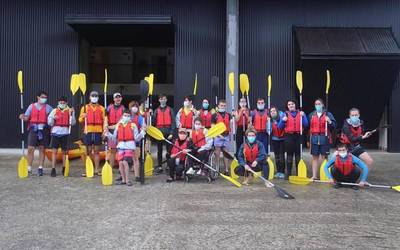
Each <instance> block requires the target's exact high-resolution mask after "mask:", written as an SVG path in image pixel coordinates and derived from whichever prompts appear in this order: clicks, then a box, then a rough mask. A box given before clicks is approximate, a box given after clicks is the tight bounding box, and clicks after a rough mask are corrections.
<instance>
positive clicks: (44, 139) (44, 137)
mask: <svg viewBox="0 0 400 250" xmlns="http://www.w3.org/2000/svg"><path fill="white" fill-rule="evenodd" d="M49 141H50V130H49V129H48V128H45V129H43V130H39V131H37V132H35V131H33V130H29V133H28V146H31V147H37V146H44V147H48V146H49Z"/></svg>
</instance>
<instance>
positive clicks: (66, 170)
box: [64, 155, 69, 177]
mask: <svg viewBox="0 0 400 250" xmlns="http://www.w3.org/2000/svg"><path fill="white" fill-rule="evenodd" d="M68 176H69V157H68V155H67V156H66V157H65V168H64V177H68Z"/></svg>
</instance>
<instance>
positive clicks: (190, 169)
mask: <svg viewBox="0 0 400 250" xmlns="http://www.w3.org/2000/svg"><path fill="white" fill-rule="evenodd" d="M194 173H195V172H194V170H193V168H189V169H188V171H186V174H189V175H192V174H194Z"/></svg>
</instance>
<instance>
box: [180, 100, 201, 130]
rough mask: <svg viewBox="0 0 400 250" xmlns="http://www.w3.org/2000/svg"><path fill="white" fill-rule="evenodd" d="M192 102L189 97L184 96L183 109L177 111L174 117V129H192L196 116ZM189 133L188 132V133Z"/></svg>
mask: <svg viewBox="0 0 400 250" xmlns="http://www.w3.org/2000/svg"><path fill="white" fill-rule="evenodd" d="M192 102H193V100H192V97H191V96H185V98H184V101H183V107H182V108H181V109H179V111H178V113H177V114H176V117H175V122H176V127H177V128H185V129H189V130H191V129H192V128H193V121H194V118H195V116H196V113H197V111H196V109H195V108H194V107H193V103H192ZM189 132H190V131H189Z"/></svg>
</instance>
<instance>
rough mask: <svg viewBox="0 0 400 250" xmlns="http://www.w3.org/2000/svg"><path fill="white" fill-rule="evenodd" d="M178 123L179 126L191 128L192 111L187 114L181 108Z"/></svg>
mask: <svg viewBox="0 0 400 250" xmlns="http://www.w3.org/2000/svg"><path fill="white" fill-rule="evenodd" d="M179 121H180V123H181V128H186V129H192V126H193V112H192V111H190V112H189V113H188V114H185V111H184V109H181V115H180V120H179Z"/></svg>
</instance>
